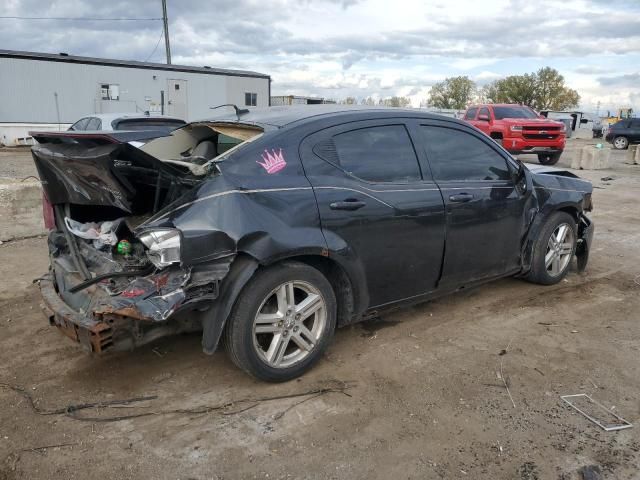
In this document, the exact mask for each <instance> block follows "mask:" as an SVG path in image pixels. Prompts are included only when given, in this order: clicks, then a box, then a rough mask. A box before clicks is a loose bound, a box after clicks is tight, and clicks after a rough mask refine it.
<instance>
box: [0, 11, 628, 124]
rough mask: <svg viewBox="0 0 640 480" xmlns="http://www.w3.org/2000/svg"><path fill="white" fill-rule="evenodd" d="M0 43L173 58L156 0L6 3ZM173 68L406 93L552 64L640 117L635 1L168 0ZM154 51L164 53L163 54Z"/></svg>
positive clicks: (351, 91) (291, 89)
mask: <svg viewBox="0 0 640 480" xmlns="http://www.w3.org/2000/svg"><path fill="white" fill-rule="evenodd" d="M2 3H3V9H2V12H1V13H0V15H3V16H25V17H33V16H37V17H92V18H123V17H126V18H132V17H133V18H152V20H144V21H115V20H114V21H74V20H62V19H60V20H16V19H0V48H4V49H11V50H29V51H39V52H53V53H57V52H68V53H70V54H75V55H88V56H96V57H107V58H120V59H132V60H148V61H156V62H164V60H165V58H164V43H163V41H162V40H161V32H162V23H161V22H160V21H158V20H154V19H153V18H157V17H160V16H161V15H162V12H161V3H160V0H136V1H133V0H130V1H122V0H111V1H109V2H104V1H98V0H2ZM168 10H169V20H170V26H169V30H170V38H171V50H172V57H173V63H175V64H187V65H210V66H217V67H226V68H241V69H247V70H254V71H259V72H263V73H267V74H270V75H271V76H272V78H273V94H275V95H280V94H298V95H314V96H316V95H317V96H324V97H328V98H334V99H341V98H344V97H346V96H355V97H357V98H363V97H367V96H369V95H371V96H374V97H376V98H378V97H381V96H382V97H389V96H392V95H406V96H409V97H411V99H412V102H413V104H414V105H416V106H417V105H419V104H420V101H421V100H424V99H426V98H427V96H428V92H429V88H430V86H431V85H432V84H433V83H435V82H437V81H439V80H442V79H444V78H445V77H447V76H454V75H468V76H470V77H471V78H473V79H474V80H475V81H476V82H478V84H480V85H482V84H484V83H487V82H489V81H492V80H494V79H497V78H500V77H504V76H506V75H510V74H522V73H526V72H531V71H534V70H537V69H538V68H540V67H544V66H551V67H554V68H556V69H558V70H559V71H560V73H562V74H563V75H564V76H565V78H566V80H567V83H568V84H569V86H571V87H572V88H575V89H576V90H578V92H579V93H580V95H581V97H582V107H583V108H584V109H586V110H589V111H595V109H596V107H597V104H598V102H600V105H601V106H600V111H601V112H602V111H603V110H606V109H615V108H617V106H619V105H631V106H634V107H635V109H636V110H639V109H640V0H482V1H480V0H428V1H427V0H396V1H389V0H168ZM156 45H157V48H156Z"/></svg>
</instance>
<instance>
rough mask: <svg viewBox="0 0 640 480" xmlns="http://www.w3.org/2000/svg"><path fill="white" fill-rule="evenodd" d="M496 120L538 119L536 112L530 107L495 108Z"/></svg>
mask: <svg viewBox="0 0 640 480" xmlns="http://www.w3.org/2000/svg"><path fill="white" fill-rule="evenodd" d="M493 115H494V116H495V117H496V120H502V119H504V118H538V115H537V114H536V112H534V111H533V110H531V109H530V108H528V107H493Z"/></svg>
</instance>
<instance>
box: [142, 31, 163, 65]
mask: <svg viewBox="0 0 640 480" xmlns="http://www.w3.org/2000/svg"><path fill="white" fill-rule="evenodd" d="M162 37H164V28H163V29H162V30H160V37H159V38H158V41H157V42H156V46H155V47H154V48H153V52H151V54H150V55H149V56H148V57H147V58H146V59H145V62H148V61H149V60H150V59H151V57H153V54H154V53H156V50H157V49H158V45H160V40H162Z"/></svg>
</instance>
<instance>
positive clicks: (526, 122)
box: [501, 118, 564, 127]
mask: <svg viewBox="0 0 640 480" xmlns="http://www.w3.org/2000/svg"><path fill="white" fill-rule="evenodd" d="M501 122H503V123H505V124H507V125H522V126H525V127H545V126H548V127H561V126H562V125H564V124H563V123H562V122H556V121H555V120H549V119H548V118H504V119H502V120H501Z"/></svg>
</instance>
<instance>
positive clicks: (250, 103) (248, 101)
mask: <svg viewBox="0 0 640 480" xmlns="http://www.w3.org/2000/svg"><path fill="white" fill-rule="evenodd" d="M244 104H245V105H246V106H247V107H255V106H257V105H258V94H257V93H245V94H244Z"/></svg>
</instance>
